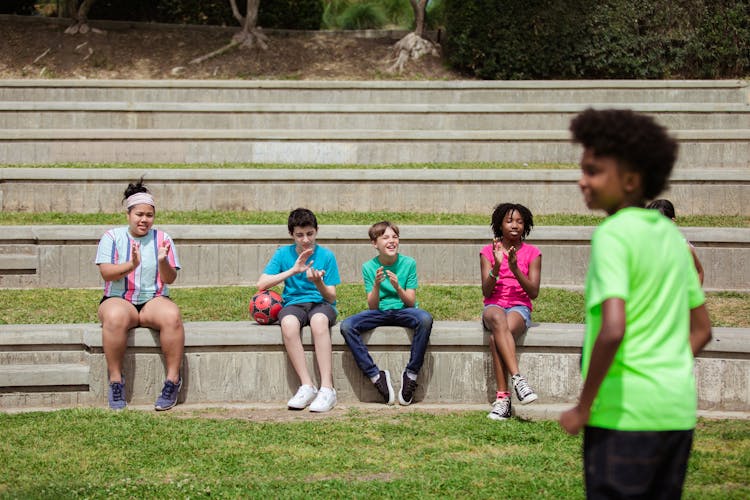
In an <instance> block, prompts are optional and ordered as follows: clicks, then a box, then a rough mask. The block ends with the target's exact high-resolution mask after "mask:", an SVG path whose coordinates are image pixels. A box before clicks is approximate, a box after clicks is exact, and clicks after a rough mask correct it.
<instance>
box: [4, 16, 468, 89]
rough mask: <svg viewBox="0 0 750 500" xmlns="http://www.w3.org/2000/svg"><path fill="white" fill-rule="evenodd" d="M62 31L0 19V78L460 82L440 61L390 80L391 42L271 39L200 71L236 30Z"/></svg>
mask: <svg viewBox="0 0 750 500" xmlns="http://www.w3.org/2000/svg"><path fill="white" fill-rule="evenodd" d="M66 26H67V23H65V22H63V21H61V20H50V19H44V18H23V17H14V16H2V17H1V18H0V33H2V36H1V37H0V78H3V79H12V78H73V79H84V78H86V79H280V80H289V79H292V80H379V79H419V80H445V79H461V78H464V77H463V76H462V75H460V74H458V73H456V72H455V71H452V70H450V69H448V68H447V66H446V65H445V64H444V61H443V60H442V58H440V57H434V56H427V57H424V58H422V59H420V60H418V61H410V63H409V64H408V65H407V67H406V69H405V70H404V72H403V73H402V74H401V75H398V74H392V73H388V72H387V68H388V66H389V65H390V64H391V63H392V53H391V48H392V46H393V45H394V44H395V42H396V41H397V38H394V37H392V36H380V37H369V38H368V37H357V36H353V35H352V34H341V33H339V34H335V33H333V34H331V33H316V32H294V31H291V32H290V31H287V32H275V31H274V32H268V36H269V43H268V45H269V48H268V50H261V49H258V48H255V49H250V50H248V49H238V48H237V49H232V50H230V51H228V52H226V53H224V54H221V55H219V56H216V57H213V58H211V59H209V60H207V61H205V62H202V63H200V64H191V63H190V61H191V60H193V59H195V58H197V57H200V56H203V55H205V54H208V53H210V52H213V51H215V50H217V49H219V48H221V47H223V46H225V45H227V44H228V43H229V42H230V41H231V37H232V34H233V33H235V32H236V31H237V30H238V29H235V28H222V27H178V26H169V25H160V26H153V25H145V24H141V23H112V22H99V23H97V22H96V21H92V23H91V26H92V27H93V28H95V29H94V30H92V31H90V32H89V33H87V34H85V35H81V34H78V35H66V34H65V33H64V29H65V27H66Z"/></svg>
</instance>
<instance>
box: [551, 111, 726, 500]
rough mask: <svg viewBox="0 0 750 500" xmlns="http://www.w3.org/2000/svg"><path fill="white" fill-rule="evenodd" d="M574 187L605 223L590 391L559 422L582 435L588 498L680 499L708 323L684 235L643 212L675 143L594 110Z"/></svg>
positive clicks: (665, 175) (644, 124) (588, 356)
mask: <svg viewBox="0 0 750 500" xmlns="http://www.w3.org/2000/svg"><path fill="white" fill-rule="evenodd" d="M570 129H571V131H572V132H573V138H574V141H575V142H577V143H580V144H582V145H583V148H584V149H583V154H582V156H581V179H580V180H579V181H578V185H579V186H580V188H581V191H582V192H583V198H584V200H585V202H586V205H587V206H588V207H589V208H590V209H592V210H595V209H598V210H604V211H605V212H606V213H607V215H608V217H607V218H606V219H605V220H604V222H602V223H601V224H600V225H599V227H598V228H597V229H596V231H595V232H594V234H593V236H592V238H591V257H590V261H589V269H588V272H587V274H586V292H585V305H586V332H585V337H584V343H583V356H582V369H581V371H582V374H583V377H584V382H583V388H582V389H581V393H580V396H579V400H578V404H577V405H576V406H575V407H573V408H572V409H570V410H568V411H566V412H564V413H563V414H562V415H561V416H560V425H562V427H563V428H564V429H565V430H566V431H567V432H568V433H570V434H577V433H578V432H579V431H580V430H581V429H582V428H584V427H585V429H584V436H583V462H584V475H585V482H586V494H587V496H588V497H589V498H626V497H627V498H680V496H681V494H682V485H683V482H684V480H685V473H686V470H687V463H688V457H689V456H690V448H691V446H692V441H693V429H694V428H695V424H696V406H697V402H696V399H697V397H696V389H695V379H694V376H693V363H694V360H693V358H694V356H695V355H696V354H698V353H699V352H700V351H701V349H703V347H704V346H705V345H706V343H708V341H709V340H710V339H711V324H710V322H709V319H708V313H707V311H706V308H705V305H704V296H703V291H702V290H701V286H700V283H699V282H698V274H697V273H696V272H695V271H694V267H693V266H692V263H691V257H690V252H688V250H687V247H686V245H685V239H684V238H683V236H682V234H681V233H680V231H679V230H678V229H677V227H676V226H675V225H674V224H672V223H671V222H670V221H669V220H668V219H667V218H665V217H663V216H662V215H661V214H659V213H658V212H656V211H655V210H647V209H644V208H643V206H644V204H645V201H646V200H647V199H653V198H655V197H656V196H657V195H658V194H659V193H660V192H662V191H663V190H664V188H665V187H666V185H667V182H668V179H669V175H670V172H671V171H672V166H673V164H674V162H675V159H676V156H677V142H676V141H675V140H674V139H673V138H671V137H670V136H669V135H668V134H667V131H666V130H665V129H664V128H663V127H661V126H660V125H658V124H657V123H656V122H655V121H654V120H653V118H651V117H649V116H646V115H641V114H637V113H634V112H632V111H630V110H621V109H620V110H614V109H610V110H593V109H587V110H586V111H584V112H583V113H581V114H579V115H578V116H577V117H576V118H574V119H573V121H572V123H571V126H570Z"/></svg>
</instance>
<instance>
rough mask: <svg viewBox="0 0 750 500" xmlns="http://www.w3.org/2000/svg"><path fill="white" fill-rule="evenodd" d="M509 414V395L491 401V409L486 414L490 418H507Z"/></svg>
mask: <svg viewBox="0 0 750 500" xmlns="http://www.w3.org/2000/svg"><path fill="white" fill-rule="evenodd" d="M510 416H511V413H510V396H507V397H504V398H497V399H496V400H495V402H494V403H492V411H490V412H489V413H488V414H487V418H490V419H492V420H508V419H509V418H510Z"/></svg>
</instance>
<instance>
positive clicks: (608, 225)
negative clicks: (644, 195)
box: [582, 208, 705, 431]
mask: <svg viewBox="0 0 750 500" xmlns="http://www.w3.org/2000/svg"><path fill="white" fill-rule="evenodd" d="M611 298H620V299H623V300H624V301H625V336H624V337H623V339H622V343H621V344H620V347H619V349H618V350H617V353H616V355H615V358H614V360H613V362H612V366H611V367H610V369H609V371H608V373H607V375H606V377H605V379H604V381H603V382H602V385H601V388H600V389H599V393H598V394H597V397H596V400H595V401H594V404H593V405H592V408H591V418H590V419H589V422H588V425H591V426H594V427H602V428H605V429H616V430H623V431H629V430H633V431H662V430H688V429H692V428H694V427H695V422H696V407H697V403H696V392H695V379H694V376H693V355H692V351H691V349H690V342H689V337H690V310H691V309H694V308H696V307H698V306H700V305H701V304H703V302H704V300H705V299H704V296H703V291H702V290H701V287H700V283H699V281H698V274H697V272H696V271H695V266H694V264H693V259H692V257H691V255H690V251H689V250H688V247H687V244H686V243H685V238H684V237H683V236H682V234H681V233H680V231H679V230H678V229H677V227H676V226H675V225H674V223H673V222H672V221H671V220H669V219H668V218H666V217H664V216H663V215H661V214H660V213H659V212H658V211H657V210H646V209H642V208H626V209H623V210H620V211H618V212H617V213H615V214H614V215H612V216H610V217H608V218H607V219H606V220H605V221H604V222H603V223H602V224H601V225H600V226H599V227H598V228H597V229H596V231H594V235H593V236H592V238H591V259H590V262H589V269H588V273H587V274H586V335H585V339H584V346H583V363H582V372H583V374H584V377H585V375H586V373H587V372H588V367H589V364H590V359H591V351H592V349H593V346H594V342H595V341H596V337H597V335H598V334H599V330H600V328H601V324H602V303H603V302H604V301H605V300H607V299H611Z"/></svg>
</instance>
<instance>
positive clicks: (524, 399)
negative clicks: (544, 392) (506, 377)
mask: <svg viewBox="0 0 750 500" xmlns="http://www.w3.org/2000/svg"><path fill="white" fill-rule="evenodd" d="M512 380H513V389H514V390H515V391H516V397H517V398H518V402H519V403H521V404H522V405H527V404H529V403H533V402H534V401H536V400H537V398H538V397H539V396H537V395H536V393H535V392H534V391H533V390H531V387H529V383H528V382H527V381H526V377H524V376H523V375H521V374H520V373H516V374H515V375H513V377H512Z"/></svg>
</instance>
